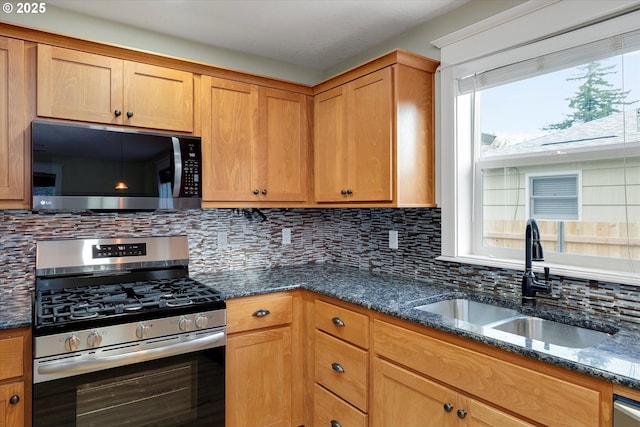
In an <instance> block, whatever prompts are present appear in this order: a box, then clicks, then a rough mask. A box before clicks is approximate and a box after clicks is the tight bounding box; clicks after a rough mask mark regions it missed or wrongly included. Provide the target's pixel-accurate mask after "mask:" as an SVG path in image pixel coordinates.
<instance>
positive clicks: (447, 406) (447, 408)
mask: <svg viewBox="0 0 640 427" xmlns="http://www.w3.org/2000/svg"><path fill="white" fill-rule="evenodd" d="M444 411H445V412H451V411H453V405H452V404H451V403H445V404H444Z"/></svg>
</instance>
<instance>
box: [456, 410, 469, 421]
mask: <svg viewBox="0 0 640 427" xmlns="http://www.w3.org/2000/svg"><path fill="white" fill-rule="evenodd" d="M457 414H458V418H460V419H461V420H462V419H464V417H466V416H467V411H465V410H464V409H458V412H457Z"/></svg>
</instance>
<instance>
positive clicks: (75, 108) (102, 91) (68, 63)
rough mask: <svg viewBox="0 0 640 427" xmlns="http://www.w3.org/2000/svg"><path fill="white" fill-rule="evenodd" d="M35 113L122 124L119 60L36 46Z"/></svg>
mask: <svg viewBox="0 0 640 427" xmlns="http://www.w3.org/2000/svg"><path fill="white" fill-rule="evenodd" d="M37 85H38V90H37V93H38V95H37V114H38V115H39V116H44V117H55V118H61V119H71V120H80V121H87V122H98V123H110V124H122V120H123V114H120V115H117V114H116V113H115V112H116V110H118V111H121V110H122V109H123V106H122V61H121V60H120V59H115V58H110V57H106V56H101V55H94V54H92V53H86V52H80V51H76V50H71V49H62V48H57V47H53V46H48V45H43V44H40V45H38V80H37Z"/></svg>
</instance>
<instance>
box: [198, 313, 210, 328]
mask: <svg viewBox="0 0 640 427" xmlns="http://www.w3.org/2000/svg"><path fill="white" fill-rule="evenodd" d="M208 323H209V318H208V317H207V316H205V315H204V314H198V315H197V316H196V328H198V329H203V328H206V327H207V324H208Z"/></svg>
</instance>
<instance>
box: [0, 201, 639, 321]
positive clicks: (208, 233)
mask: <svg viewBox="0 0 640 427" xmlns="http://www.w3.org/2000/svg"><path fill="white" fill-rule="evenodd" d="M260 213H262V214H264V216H265V217H266V220H263V218H262V217H261V216H260V215H259V212H256V211H253V210H251V209H245V210H242V209H204V210H186V211H176V212H154V213H111V214H93V215H80V214H71V213H64V214H63V213H60V214H37V213H32V212H29V211H11V210H9V211H0V288H1V289H2V290H3V291H4V292H10V293H13V292H19V293H22V292H30V291H31V290H32V288H33V282H34V268H35V242H36V241H37V240H45V239H57V238H106V237H116V236H118V237H141V236H163V235H176V234H186V235H187V236H188V237H189V244H190V256H191V259H190V269H191V271H192V272H202V273H210V272H216V271H228V270H237V269H245V268H269V267H277V266H282V265H292V264H306V263H320V262H330V263H336V264H342V265H348V266H352V267H357V268H360V269H367V270H371V271H374V272H381V273H391V274H395V275H400V276H403V277H406V278H418V279H425V280H429V279H431V280H436V281H443V282H447V283H454V284H457V285H458V286H459V287H460V288H461V289H469V290H473V291H479V292H485V293H489V294H492V295H497V296H512V297H517V296H519V294H520V277H521V275H522V272H521V271H516V270H505V269H496V268H489V267H474V266H470V265H466V264H457V263H451V262H443V261H438V260H436V259H435V258H436V257H437V256H438V255H439V254H440V210H439V209H263V210H261V211H260ZM283 228H290V229H291V244H288V245H283V244H282V229H283ZM389 230H397V231H398V232H399V242H400V245H399V249H398V250H392V249H389V247H388V238H389V234H388V233H389ZM224 237H226V242H225V241H224ZM219 238H220V241H219ZM551 278H552V281H553V283H552V287H553V293H552V295H550V296H544V295H540V298H543V299H545V301H546V302H547V303H549V304H553V305H558V306H563V307H566V308H573V309H576V310H579V311H581V312H582V313H585V314H588V315H598V316H606V317H608V318H609V319H611V320H614V321H619V322H624V323H625V324H626V325H628V326H629V327H632V328H634V329H640V296H639V294H640V290H639V289H638V288H636V287H634V286H628V285H622V284H615V283H606V282H599V281H593V280H580V279H574V278H566V277H558V276H553V275H552V277H551Z"/></svg>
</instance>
